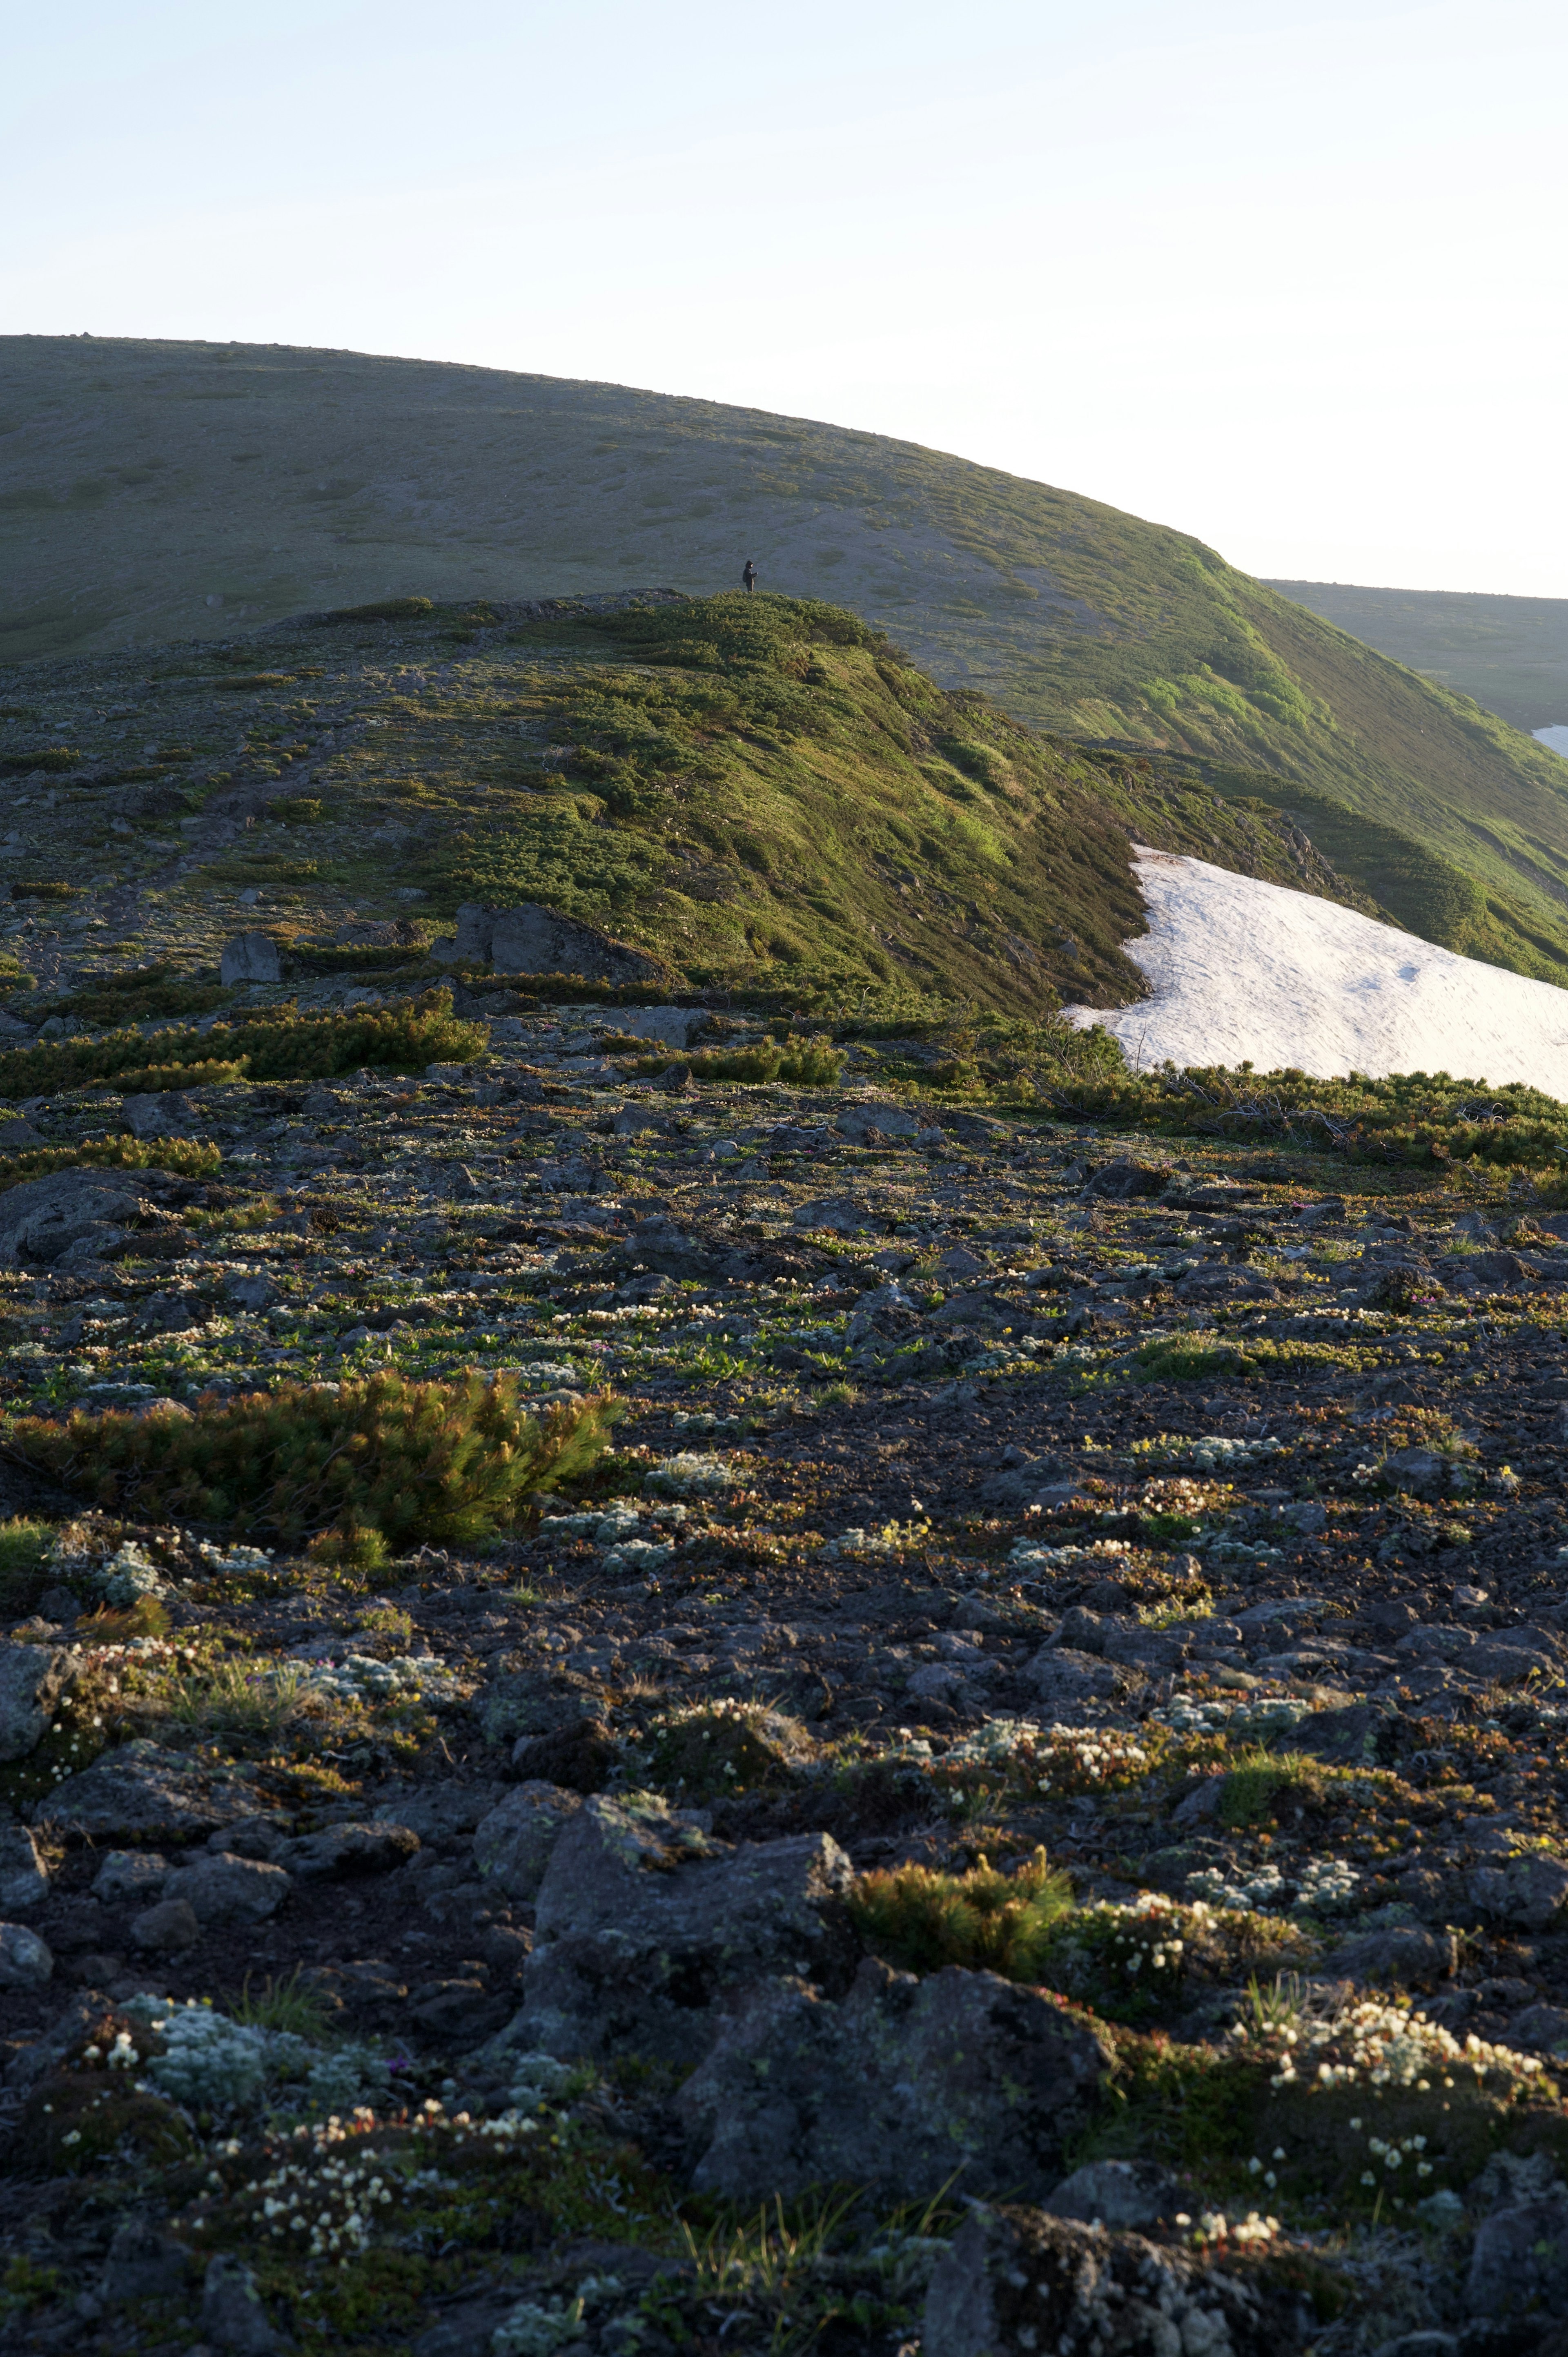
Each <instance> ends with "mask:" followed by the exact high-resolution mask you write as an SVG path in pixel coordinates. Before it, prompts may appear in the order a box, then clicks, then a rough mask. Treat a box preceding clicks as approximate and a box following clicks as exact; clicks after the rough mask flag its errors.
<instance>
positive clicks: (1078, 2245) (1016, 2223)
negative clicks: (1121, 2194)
mask: <svg viewBox="0 0 1568 2357" xmlns="http://www.w3.org/2000/svg"><path fill="white" fill-rule="evenodd" d="M1302 2338H1303V2333H1302V2326H1301V2322H1300V2321H1298V2315H1297V2304H1296V2302H1295V2300H1294V2297H1292V2296H1291V2295H1290V2294H1288V2293H1287V2292H1285V2291H1284V2290H1283V2288H1282V2289H1281V2290H1280V2291H1277V2292H1274V2293H1273V2294H1272V2295H1271V2292H1270V2290H1269V2288H1268V2287H1267V2283H1266V2279H1262V2278H1260V2277H1258V2276H1246V2277H1242V2276H1230V2275H1227V2274H1226V2273H1225V2271H1224V2269H1223V2267H1221V2266H1216V2265H1213V2264H1211V2263H1209V2262H1208V2260H1207V2259H1206V2258H1202V2257H1198V2256H1197V2255H1192V2254H1190V2253H1188V2252H1187V2251H1184V2250H1180V2249H1170V2248H1163V2247H1161V2246H1160V2245H1159V2244H1155V2243H1149V2242H1145V2241H1144V2238H1143V2237H1142V2235H1139V2234H1116V2233H1101V2232H1099V2231H1097V2230H1096V2229H1095V2228H1094V2227H1092V2226H1085V2225H1080V2224H1079V2222H1077V2221H1076V2220H1075V2219H1068V2218H1053V2217H1050V2216H1048V2215H1047V2214H1045V2213H1044V2212H1040V2211H1031V2210H1013V2209H1006V2210H986V2209H983V2208H981V2207H980V2206H979V2205H978V2204H977V2205H976V2206H975V2207H974V2208H973V2209H972V2210H971V2212H970V2213H969V2216H968V2217H967V2218H966V2219H965V2220H964V2222H963V2224H962V2225H961V2227H960V2228H959V2230H958V2233H957V2234H956V2235H955V2236H954V2237H953V2241H952V2245H951V2247H950V2250H949V2251H948V2253H947V2255H946V2256H945V2257H944V2258H941V2259H939V2260H938V2262H937V2266H936V2269H935V2272H934V2273H933V2275H932V2276H931V2283H930V2289H929V2292H928V2293H927V2296H926V2309H925V2317H924V2320H923V2324H922V2330H921V2333H920V2344H919V2345H920V2349H921V2352H922V2357H1015V2352H1018V2357H1022V2352H1036V2357H1056V2353H1057V2352H1061V2357H1069V2352H1070V2357H1080V2352H1082V2357H1088V2352H1090V2351H1093V2352H1095V2357H1290V2352H1293V2351H1294V2350H1297V2349H1299V2348H1300V2347H1301V2344H1302Z"/></svg>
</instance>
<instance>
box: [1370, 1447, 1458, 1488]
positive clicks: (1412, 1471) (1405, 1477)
mask: <svg viewBox="0 0 1568 2357" xmlns="http://www.w3.org/2000/svg"><path fill="white" fill-rule="evenodd" d="M1382 1470H1383V1478H1384V1480H1386V1481H1388V1482H1389V1483H1390V1484H1391V1486H1392V1487H1393V1488H1394V1489H1396V1490H1403V1491H1407V1492H1408V1493H1409V1495H1410V1496H1411V1497H1412V1498H1437V1497H1442V1496H1444V1495H1445V1494H1446V1493H1447V1491H1449V1490H1450V1489H1451V1488H1452V1486H1453V1474H1454V1471H1455V1468H1454V1465H1453V1462H1452V1460H1451V1459H1450V1458H1446V1457H1442V1456H1439V1454H1438V1452H1437V1451H1436V1449H1434V1448H1396V1449H1395V1450H1393V1452H1392V1454H1391V1455H1390V1456H1388V1457H1385V1458H1384V1459H1383V1468H1382Z"/></svg>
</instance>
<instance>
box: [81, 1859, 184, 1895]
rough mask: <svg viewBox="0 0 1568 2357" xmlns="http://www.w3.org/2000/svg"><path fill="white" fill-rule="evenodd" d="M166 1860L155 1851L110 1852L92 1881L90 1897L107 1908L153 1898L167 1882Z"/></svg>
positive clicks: (167, 1867)
mask: <svg viewBox="0 0 1568 2357" xmlns="http://www.w3.org/2000/svg"><path fill="white" fill-rule="evenodd" d="M168 1870H169V1866H168V1860H167V1858H166V1857H162V1856H160V1854H159V1853H158V1851H156V1849H112V1850H111V1851H110V1852H109V1855H108V1857H106V1858H105V1859H104V1861H103V1863H102V1866H101V1867H99V1869H98V1871H97V1873H96V1874H95V1875H94V1876H93V1878H92V1896H93V1897H94V1899H102V1900H103V1901H104V1903H105V1905H107V1906H110V1907H119V1906H123V1905H124V1902H125V1900H138V1901H139V1900H148V1899H156V1897H157V1896H158V1895H159V1893H160V1892H161V1891H162V1889H163V1887H164V1884H165V1883H166V1881H167V1879H168Z"/></svg>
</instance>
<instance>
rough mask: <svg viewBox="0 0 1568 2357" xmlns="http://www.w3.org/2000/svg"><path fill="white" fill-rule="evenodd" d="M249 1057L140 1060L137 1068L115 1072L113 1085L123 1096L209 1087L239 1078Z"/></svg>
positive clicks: (240, 1079)
mask: <svg viewBox="0 0 1568 2357" xmlns="http://www.w3.org/2000/svg"><path fill="white" fill-rule="evenodd" d="M248 1066H249V1060H248V1058H246V1057H243V1056H242V1057H241V1058H240V1060H239V1061H238V1062H237V1063H219V1062H215V1061H214V1062H209V1063H205V1064H144V1065H143V1067H142V1069H141V1071H136V1072H116V1073H115V1075H114V1086H115V1087H116V1088H117V1089H118V1090H119V1091H120V1092H121V1094H122V1095H123V1096H127V1097H135V1096H151V1095H154V1094H156V1092H158V1091H159V1090H161V1089H213V1088H220V1087H222V1086H223V1085H224V1084H225V1083H226V1082H231V1081H242V1080H243V1079H244V1077H245V1073H246V1071H247V1069H248Z"/></svg>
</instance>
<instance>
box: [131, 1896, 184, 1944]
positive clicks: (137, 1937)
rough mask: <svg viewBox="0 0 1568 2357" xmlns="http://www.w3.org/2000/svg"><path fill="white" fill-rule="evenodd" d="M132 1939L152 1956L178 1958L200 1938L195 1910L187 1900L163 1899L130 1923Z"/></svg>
mask: <svg viewBox="0 0 1568 2357" xmlns="http://www.w3.org/2000/svg"><path fill="white" fill-rule="evenodd" d="M131 1937H132V1939H133V1940H134V1942H135V1943H136V1945H137V1947H138V1948H143V1949H145V1951H146V1953H147V1954H148V1955H150V1956H178V1955H182V1954H183V1953H184V1952H185V1950H186V1949H187V1948H194V1947H195V1945H196V1943H197V1942H198V1941H199V1939H200V1937H201V1925H200V1924H199V1922H198V1921H197V1916H196V1910H195V1908H194V1907H192V1906H191V1904H190V1902H189V1900H186V1899H160V1900H158V1902H157V1905H156V1907H148V1908H146V1909H145V1910H144V1911H143V1912H142V1913H141V1914H140V1915H137V1916H134V1917H133V1919H132V1922H131Z"/></svg>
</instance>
